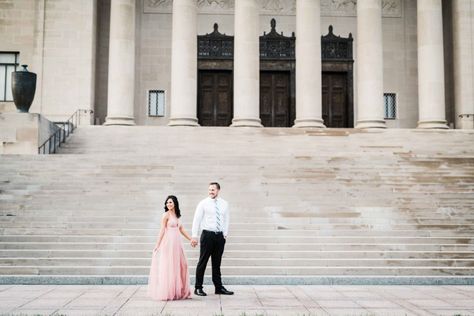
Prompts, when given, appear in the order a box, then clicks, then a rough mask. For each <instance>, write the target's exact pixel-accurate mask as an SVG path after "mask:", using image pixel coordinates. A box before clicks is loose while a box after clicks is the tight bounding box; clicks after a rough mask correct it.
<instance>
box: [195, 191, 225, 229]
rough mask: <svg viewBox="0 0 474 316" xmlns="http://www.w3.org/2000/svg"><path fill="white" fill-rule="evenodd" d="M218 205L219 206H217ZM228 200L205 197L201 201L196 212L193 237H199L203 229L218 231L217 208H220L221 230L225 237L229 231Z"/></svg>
mask: <svg viewBox="0 0 474 316" xmlns="http://www.w3.org/2000/svg"><path fill="white" fill-rule="evenodd" d="M216 206H217V207H216ZM228 207H229V206H228V203H227V201H226V200H224V199H222V198H220V197H217V198H215V199H211V198H210V197H207V198H205V199H204V200H202V201H201V202H199V204H198V206H197V207H196V212H195V213H194V220H193V229H192V234H193V236H192V237H193V238H197V237H199V233H200V231H201V230H210V231H213V232H217V231H218V229H217V214H216V212H217V210H219V218H220V219H221V231H222V234H223V235H224V237H226V236H227V234H228V232H229V209H228Z"/></svg>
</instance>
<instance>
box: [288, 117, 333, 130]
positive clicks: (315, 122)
mask: <svg viewBox="0 0 474 316" xmlns="http://www.w3.org/2000/svg"><path fill="white" fill-rule="evenodd" d="M293 127H294V128H326V126H325V125H324V121H323V120H322V119H296V120H295V124H294V125H293Z"/></svg>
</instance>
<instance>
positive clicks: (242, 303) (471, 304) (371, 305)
mask: <svg viewBox="0 0 474 316" xmlns="http://www.w3.org/2000/svg"><path fill="white" fill-rule="evenodd" d="M228 288H229V289H231V290H234V291H235V292H236V294H235V295H234V296H219V295H214V294H212V291H211V289H212V287H210V286H207V287H206V288H205V290H207V292H208V296H207V297H205V298H201V297H195V296H193V298H192V299H189V300H184V301H170V302H156V301H152V300H150V299H148V298H147V297H146V286H143V285H110V286H97V285H95V286H88V285H70V286H69V285H33V286H32V285H2V286H0V315H169V316H171V315H224V316H228V315H242V316H243V315H245V316H253V315H300V316H301V315H474V286H242V285H239V286H228Z"/></svg>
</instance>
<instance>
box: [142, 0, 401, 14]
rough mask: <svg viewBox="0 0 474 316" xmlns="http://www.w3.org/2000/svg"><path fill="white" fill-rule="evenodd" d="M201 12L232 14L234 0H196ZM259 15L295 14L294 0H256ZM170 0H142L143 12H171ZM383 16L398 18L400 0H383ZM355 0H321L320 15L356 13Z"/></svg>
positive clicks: (171, 2)
mask: <svg viewBox="0 0 474 316" xmlns="http://www.w3.org/2000/svg"><path fill="white" fill-rule="evenodd" d="M196 1H197V5H198V12H199V13H201V14H234V1H235V0H196ZM258 2H259V3H260V14H261V15H275V16H277V15H295V12H296V0H258ZM172 4H173V1H172V0H143V11H144V13H165V14H166V13H168V14H169V13H171V9H172ZM382 8H383V16H384V17H392V18H398V17H402V15H403V1H402V0H383V3H382ZM356 11H357V0H321V16H324V17H331V16H347V17H354V16H356V15H357V13H356Z"/></svg>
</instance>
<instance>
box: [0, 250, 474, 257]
mask: <svg viewBox="0 0 474 316" xmlns="http://www.w3.org/2000/svg"><path fill="white" fill-rule="evenodd" d="M150 254H151V250H150V249H148V250H41V249H2V251H1V252H0V258H26V257H31V258H85V257H86V258H126V259H131V258H148V257H149V256H150ZM185 254H186V256H187V257H188V258H191V257H197V255H198V252H197V250H196V249H189V248H186V249H185ZM224 256H225V258H239V259H241V258H244V259H249V258H253V259H259V258H264V259H272V258H276V259H288V258H320V259H322V258H326V259H347V258H351V259H358V258H363V259H416V258H418V259H474V251H461V250H458V251H455V252H449V251H404V250H394V251H384V250H366V251H352V250H346V251H335V250H328V251H308V250H306V251H304V250H301V251H295V250H286V251H281V250H280V251H279V250H272V251H264V250H258V251H255V250H227V249H226V251H225V254H224Z"/></svg>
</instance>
